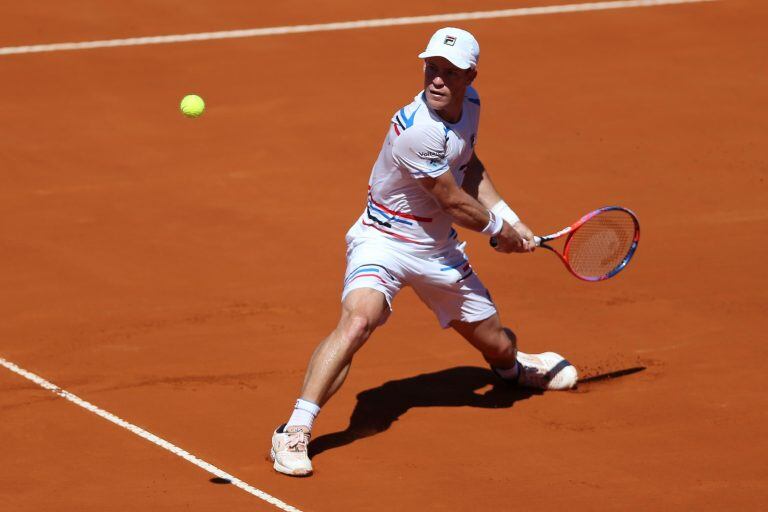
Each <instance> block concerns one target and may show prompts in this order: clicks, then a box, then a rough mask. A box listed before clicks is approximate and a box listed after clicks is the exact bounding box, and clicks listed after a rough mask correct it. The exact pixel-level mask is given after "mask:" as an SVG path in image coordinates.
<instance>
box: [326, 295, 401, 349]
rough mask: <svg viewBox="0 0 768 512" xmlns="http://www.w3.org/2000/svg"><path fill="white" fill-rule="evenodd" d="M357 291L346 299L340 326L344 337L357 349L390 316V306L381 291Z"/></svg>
mask: <svg viewBox="0 0 768 512" xmlns="http://www.w3.org/2000/svg"><path fill="white" fill-rule="evenodd" d="M356 292H357V290H355V291H353V292H352V293H351V294H350V296H349V297H347V299H346V300H345V301H344V305H343V310H342V315H341V320H340V322H339V327H338V329H339V332H340V334H341V337H342V339H343V340H344V341H345V342H346V343H348V344H349V345H351V347H352V348H353V349H355V350H356V349H357V348H359V347H360V346H361V345H362V344H363V343H365V341H366V340H367V339H368V338H369V337H370V335H371V333H373V331H374V329H376V327H378V326H380V325H382V324H383V323H384V322H385V321H386V319H387V317H388V316H389V308H388V305H387V302H386V299H385V298H384V295H383V294H382V293H381V292H378V291H375V290H367V289H365V290H360V293H356Z"/></svg>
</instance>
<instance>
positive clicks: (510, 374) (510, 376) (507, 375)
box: [494, 361, 520, 380]
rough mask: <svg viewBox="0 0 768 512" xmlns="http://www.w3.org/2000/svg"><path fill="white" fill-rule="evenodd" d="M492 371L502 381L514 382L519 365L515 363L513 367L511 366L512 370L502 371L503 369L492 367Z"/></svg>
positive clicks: (518, 371) (518, 372)
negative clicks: (494, 371)
mask: <svg viewBox="0 0 768 512" xmlns="http://www.w3.org/2000/svg"><path fill="white" fill-rule="evenodd" d="M494 370H496V373H498V374H499V376H500V377H501V378H502V379H505V380H515V379H517V376H518V375H519V374H520V363H518V362H517V361H515V366H513V367H512V368H507V369H504V368H495V367H494Z"/></svg>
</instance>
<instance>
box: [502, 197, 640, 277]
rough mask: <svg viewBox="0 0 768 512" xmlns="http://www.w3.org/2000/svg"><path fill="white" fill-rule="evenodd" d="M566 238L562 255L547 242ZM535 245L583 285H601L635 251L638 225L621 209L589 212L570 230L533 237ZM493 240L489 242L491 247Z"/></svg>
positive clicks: (635, 217)
mask: <svg viewBox="0 0 768 512" xmlns="http://www.w3.org/2000/svg"><path fill="white" fill-rule="evenodd" d="M563 236H565V237H566V239H565V245H564V246H563V252H562V254H561V253H560V252H558V251H557V250H556V249H554V248H553V247H551V246H549V245H548V244H547V242H550V241H552V240H556V239H558V238H560V237H563ZM534 240H535V242H536V245H537V246H538V247H543V248H544V249H549V250H550V251H552V252H553V253H555V254H556V255H557V256H558V257H559V258H560V260H561V261H562V262H563V264H564V265H565V268H567V269H568V271H569V272H570V273H571V274H573V275H574V276H576V277H578V278H579V279H582V280H584V281H603V280H605V279H608V278H611V277H613V276H615V275H616V274H618V273H619V272H621V271H622V270H623V269H624V267H626V266H627V264H628V263H629V260H631V259H632V256H634V254H635V251H636V250H637V244H638V242H639V241H640V223H639V222H638V221H637V216H635V214H634V213H633V212H632V211H631V210H628V209H627V208H622V207H621V206H606V207H604V208H599V209H597V210H595V211H592V212H589V213H588V214H586V215H584V216H583V217H582V218H580V219H579V220H577V221H576V222H574V223H573V224H571V225H570V226H568V227H566V228H563V229H561V230H560V231H557V232H556V233H552V234H551V235H547V236H541V237H539V236H537V237H534ZM495 244H496V240H495V239H494V238H491V246H493V247H495V246H496V245H495Z"/></svg>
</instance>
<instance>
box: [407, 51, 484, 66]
mask: <svg viewBox="0 0 768 512" xmlns="http://www.w3.org/2000/svg"><path fill="white" fill-rule="evenodd" d="M427 57H442V58H444V59H446V60H448V62H450V63H451V64H453V65H454V66H456V67H457V68H459V69H469V68H471V67H472V65H471V64H469V63H463V62H456V60H455V59H456V58H455V57H453V58H451V56H449V55H443V54H442V53H438V52H421V53H420V54H419V58H420V59H426V58H427ZM463 64H466V65H463Z"/></svg>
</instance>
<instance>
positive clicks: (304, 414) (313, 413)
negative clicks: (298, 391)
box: [285, 398, 320, 430]
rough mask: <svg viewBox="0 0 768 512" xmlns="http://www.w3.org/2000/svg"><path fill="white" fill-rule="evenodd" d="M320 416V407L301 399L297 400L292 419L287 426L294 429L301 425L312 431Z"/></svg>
mask: <svg viewBox="0 0 768 512" xmlns="http://www.w3.org/2000/svg"><path fill="white" fill-rule="evenodd" d="M318 414H320V406H318V405H317V404H313V403H312V402H308V401H307V400H302V399H301V398H299V399H298V400H296V405H295V406H294V407H293V414H291V419H289V420H288V423H287V424H286V425H285V426H286V427H294V426H299V425H301V426H304V427H308V428H309V430H312V424H313V423H314V422H315V418H317V415H318Z"/></svg>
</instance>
